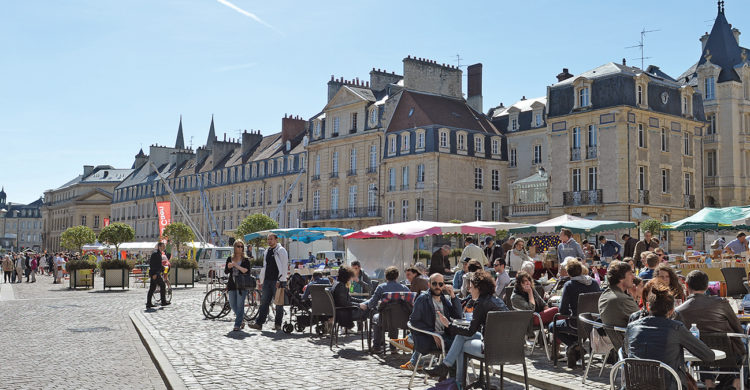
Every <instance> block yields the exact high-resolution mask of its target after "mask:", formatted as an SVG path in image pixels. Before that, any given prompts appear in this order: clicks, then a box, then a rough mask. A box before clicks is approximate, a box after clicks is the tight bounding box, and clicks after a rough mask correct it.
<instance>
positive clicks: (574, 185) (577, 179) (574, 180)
mask: <svg viewBox="0 0 750 390" xmlns="http://www.w3.org/2000/svg"><path fill="white" fill-rule="evenodd" d="M570 186H571V191H573V192H578V191H581V169H580V168H573V170H572V172H571V180H570Z"/></svg>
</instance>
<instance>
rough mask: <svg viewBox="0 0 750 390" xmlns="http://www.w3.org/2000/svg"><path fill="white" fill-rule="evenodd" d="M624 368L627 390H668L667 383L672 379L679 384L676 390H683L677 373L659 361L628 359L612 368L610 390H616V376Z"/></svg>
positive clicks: (623, 374) (623, 375) (623, 373)
mask: <svg viewBox="0 0 750 390" xmlns="http://www.w3.org/2000/svg"><path fill="white" fill-rule="evenodd" d="M621 367H622V369H623V370H622V379H623V381H624V382H625V386H624V389H626V390H667V389H668V388H669V386H668V385H667V384H668V383H669V382H667V381H668V380H669V379H670V376H671V377H672V380H674V381H675V382H676V384H677V386H676V387H675V388H677V389H682V381H681V380H680V377H679V375H677V372H675V370H673V369H672V367H669V366H668V365H666V364H664V363H662V362H660V361H658V360H647V359H635V358H628V359H624V360H620V361H619V362H617V363H615V365H614V366H612V371H610V373H609V384H610V389H612V390H614V389H616V386H615V376H616V375H617V372H618V370H620V368H621Z"/></svg>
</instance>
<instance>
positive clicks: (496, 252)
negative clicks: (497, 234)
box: [484, 237, 507, 264]
mask: <svg viewBox="0 0 750 390" xmlns="http://www.w3.org/2000/svg"><path fill="white" fill-rule="evenodd" d="M485 242H486V243H487V246H486V247H485V248H484V255H485V256H487V261H489V263H490V264H495V259H499V258H505V254H506V253H507V252H503V247H502V246H500V245H497V244H496V243H495V239H494V238H492V237H487V239H486V240H485Z"/></svg>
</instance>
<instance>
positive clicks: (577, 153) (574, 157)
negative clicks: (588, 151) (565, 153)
mask: <svg viewBox="0 0 750 390" xmlns="http://www.w3.org/2000/svg"><path fill="white" fill-rule="evenodd" d="M570 161H581V148H570Z"/></svg>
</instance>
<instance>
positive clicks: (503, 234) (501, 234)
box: [495, 230, 509, 242]
mask: <svg viewBox="0 0 750 390" xmlns="http://www.w3.org/2000/svg"><path fill="white" fill-rule="evenodd" d="M508 237H509V232H508V231H507V230H498V231H497V232H495V242H500V241H505V239H507V238H508Z"/></svg>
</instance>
